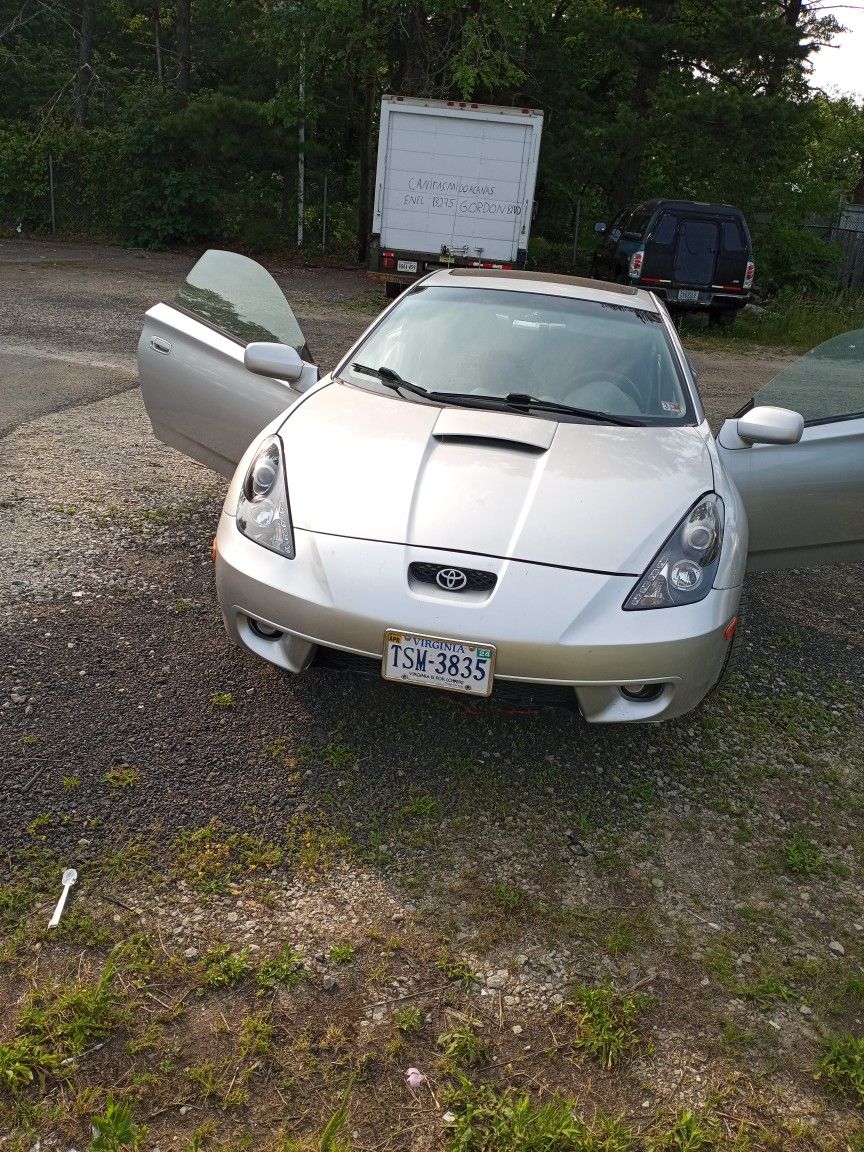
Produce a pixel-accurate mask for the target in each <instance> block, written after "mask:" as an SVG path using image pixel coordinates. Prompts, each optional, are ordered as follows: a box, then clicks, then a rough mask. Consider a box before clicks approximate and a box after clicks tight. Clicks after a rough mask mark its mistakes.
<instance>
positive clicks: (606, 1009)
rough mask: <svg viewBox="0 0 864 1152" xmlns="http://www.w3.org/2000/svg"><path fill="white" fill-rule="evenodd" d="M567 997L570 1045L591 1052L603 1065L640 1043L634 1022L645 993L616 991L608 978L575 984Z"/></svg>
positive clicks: (644, 998)
mask: <svg viewBox="0 0 864 1152" xmlns="http://www.w3.org/2000/svg"><path fill="white" fill-rule="evenodd" d="M570 1000H571V1008H570V1010H569V1016H570V1019H571V1020H572V1022H573V1024H574V1025H575V1035H574V1037H573V1046H574V1047H575V1048H580V1049H583V1050H584V1051H586V1052H590V1053H591V1055H592V1056H595V1057H596V1058H597V1059H598V1060H599V1061H600V1063H601V1064H602V1065H603V1067H604V1068H611V1067H612V1066H613V1065H614V1064H616V1063H618V1061H619V1060H621V1059H622V1058H623V1057H624V1056H626V1055H627V1054H628V1053H630V1052H632V1051H633V1050H634V1049H636V1048H638V1047H639V1046H640V1045H641V1044H642V1043H643V1041H642V1038H641V1037H640V1035H639V1033H638V1032H637V1031H636V1022H637V1021H638V1019H639V1017H640V1016H641V1014H642V1012H643V1010H644V1008H645V1007H646V1006H647V1004H648V998H647V997H644V996H628V995H626V994H622V993H620V992H616V991H615V989H614V988H613V987H612V982H611V980H609V979H608V978H607V979H606V981H605V983H603V984H601V985H599V986H598V987H595V988H591V987H590V986H589V985H587V984H580V985H578V986H577V987H576V988H575V989H574V990H573V993H572V995H571V998H570Z"/></svg>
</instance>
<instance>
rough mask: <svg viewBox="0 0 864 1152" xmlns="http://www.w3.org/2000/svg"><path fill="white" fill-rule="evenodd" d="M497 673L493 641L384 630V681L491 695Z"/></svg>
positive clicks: (476, 694)
mask: <svg viewBox="0 0 864 1152" xmlns="http://www.w3.org/2000/svg"><path fill="white" fill-rule="evenodd" d="M494 673H495V649H494V647H493V646H492V645H491V644H469V643H467V642H466V641H464V640H448V639H446V638H445V637H443V636H422V635H420V634H419V633H416V632H396V631H394V630H391V629H388V630H387V631H386V632H385V633H384V657H383V659H382V661H381V675H382V676H383V677H384V679H385V680H397V681H399V682H400V683H402V684H423V685H425V686H426V687H427V688H445V689H446V690H447V691H448V692H462V693H464V694H465V695H468V696H488V695H489V693H490V692H491V691H492V679H493V676H494Z"/></svg>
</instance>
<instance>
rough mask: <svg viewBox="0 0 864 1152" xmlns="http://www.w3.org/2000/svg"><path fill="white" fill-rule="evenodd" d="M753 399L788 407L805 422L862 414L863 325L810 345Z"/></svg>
mask: <svg viewBox="0 0 864 1152" xmlns="http://www.w3.org/2000/svg"><path fill="white" fill-rule="evenodd" d="M753 402H754V404H775V405H777V407H779V408H791V409H792V410H793V411H794V412H800V413H801V415H802V416H803V417H804V419H805V420H806V421H807V423H808V424H814V423H818V422H820V421H823V420H843V419H848V418H849V417H852V416H862V415H864V328H859V329H857V330H856V331H854V332H845V333H844V334H843V335H842V336H835V338H834V339H833V340H827V341H826V342H825V343H824V344H820V345H819V346H818V347H817V348H813V349H812V350H811V351H810V352H808V353H807V354H806V356H802V357H801V358H800V360H796V361H795V363H794V364H790V365H789V367H788V368H784V370H783V371H782V372H781V373H780V374H779V375H778V376H775V377H774V379H773V380H772V381H771V382H770V383H768V384H766V385H765V387H764V388H762V389H761V390H760V391H759V392H757V393H756V395H755V396H754V397H753Z"/></svg>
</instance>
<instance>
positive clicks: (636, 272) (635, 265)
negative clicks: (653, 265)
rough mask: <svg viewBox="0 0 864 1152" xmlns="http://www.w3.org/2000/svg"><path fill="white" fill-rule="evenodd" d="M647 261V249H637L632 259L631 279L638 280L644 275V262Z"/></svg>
mask: <svg viewBox="0 0 864 1152" xmlns="http://www.w3.org/2000/svg"><path fill="white" fill-rule="evenodd" d="M644 259H645V249H644V248H637V249H636V251H635V252H634V253H633V255H632V256H631V257H630V269H629V271H630V279H631V280H638V279H639V277H640V276H641V275H642V261H643V260H644Z"/></svg>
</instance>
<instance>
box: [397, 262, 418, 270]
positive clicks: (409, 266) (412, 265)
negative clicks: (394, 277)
mask: <svg viewBox="0 0 864 1152" xmlns="http://www.w3.org/2000/svg"><path fill="white" fill-rule="evenodd" d="M396 271H397V272H416V271H417V261H416V260H397V261H396Z"/></svg>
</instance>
